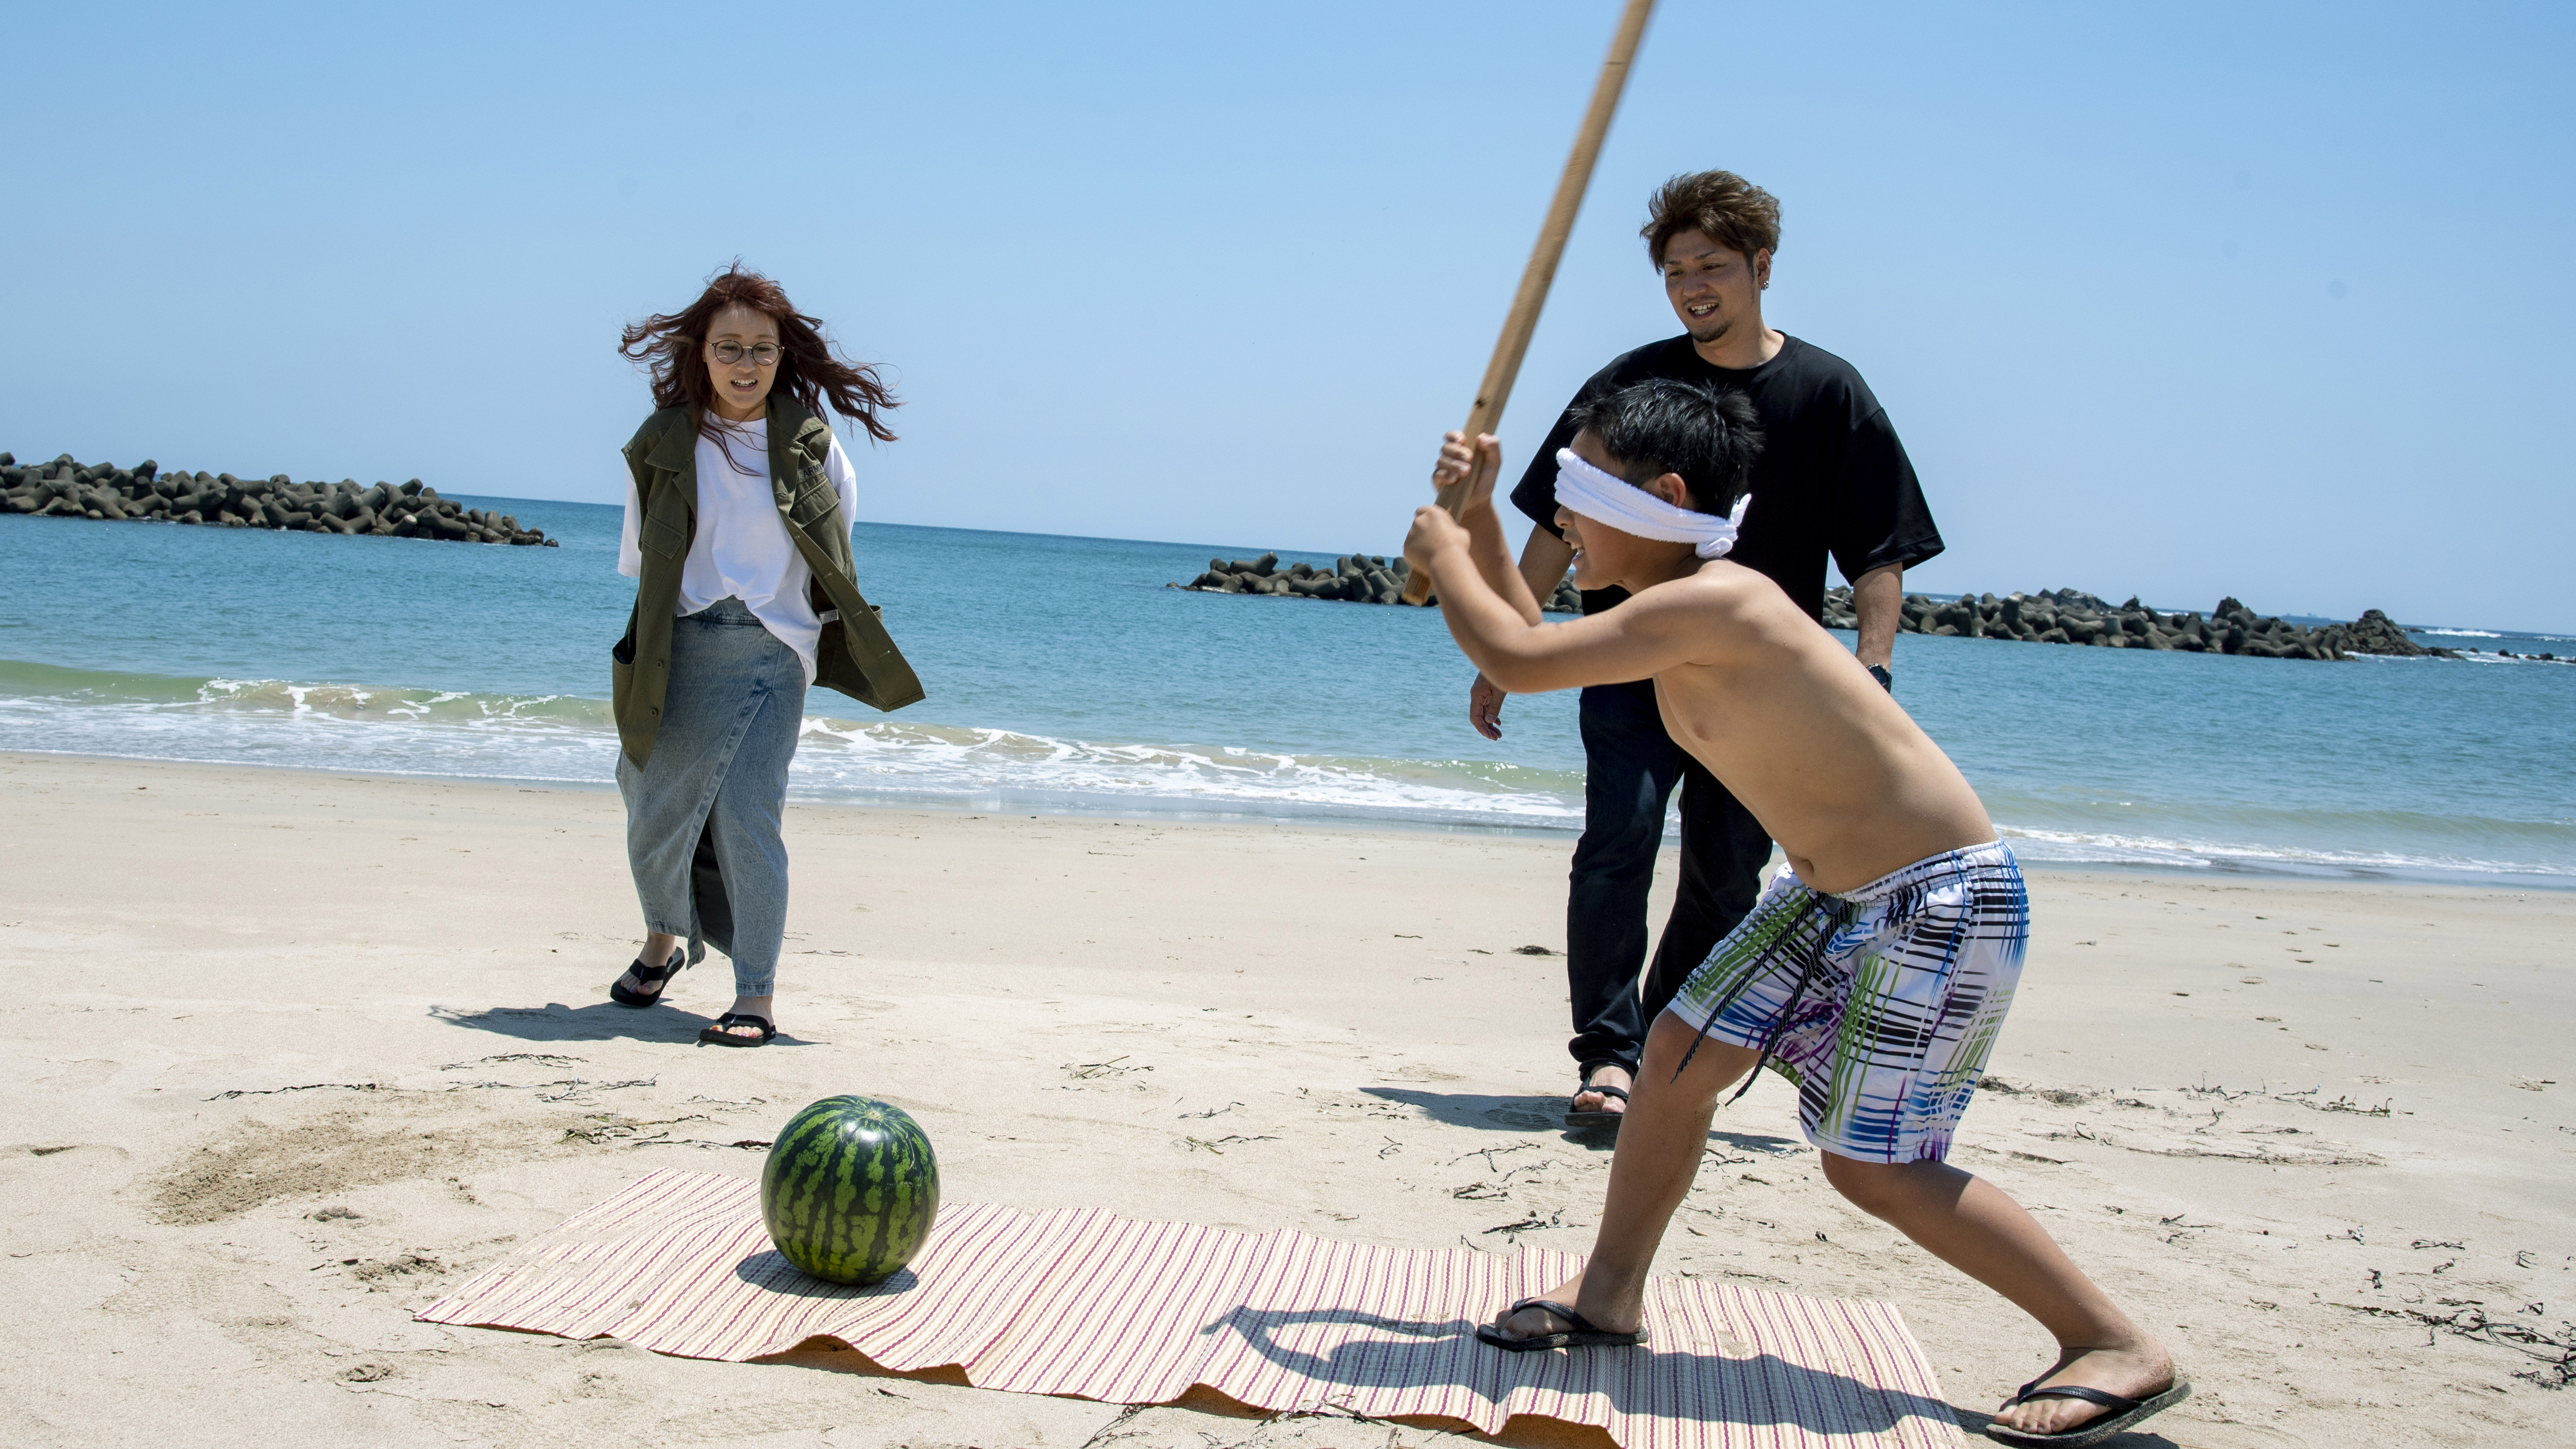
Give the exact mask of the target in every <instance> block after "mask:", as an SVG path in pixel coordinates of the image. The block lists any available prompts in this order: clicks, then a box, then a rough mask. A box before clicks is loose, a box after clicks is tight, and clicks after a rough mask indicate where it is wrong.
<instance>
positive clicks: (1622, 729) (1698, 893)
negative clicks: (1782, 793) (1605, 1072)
mask: <svg viewBox="0 0 2576 1449" xmlns="http://www.w3.org/2000/svg"><path fill="white" fill-rule="evenodd" d="M1582 725H1583V761H1584V782H1583V838H1582V839H1580V840H1578V841H1577V842H1575V846H1574V870H1573V880H1572V883H1571V888H1570V889H1569V891H1568V892H1567V895H1566V902H1565V980H1566V987H1567V989H1568V992H1569V994H1570V995H1571V997H1572V999H1573V1006H1574V1040H1573V1041H1571V1042H1569V1043H1567V1050H1568V1051H1570V1052H1572V1053H1573V1055H1574V1059H1575V1061H1576V1062H1578V1063H1580V1064H1582V1065H1583V1066H1584V1067H1585V1068H1586V1069H1587V1070H1588V1069H1589V1068H1590V1067H1591V1066H1593V1065H1595V1064H1599V1063H1604V1062H1616V1063H1618V1064H1619V1065H1620V1066H1623V1067H1626V1068H1627V1069H1628V1070H1629V1071H1631V1072H1634V1071H1635V1070H1636V1069H1637V1060H1638V1056H1639V1054H1640V1053H1641V1052H1642V1051H1643V1050H1644V1048H1645V1038H1646V1028H1647V1027H1648V1026H1649V1025H1651V1024H1652V1023H1653V1021H1654V1019H1655V1018H1656V1017H1657V1016H1660V1015H1662V1014H1663V1010H1664V1007H1665V1006H1667V1005H1669V1004H1670V1003H1671V1001H1672V999H1673V996H1674V993H1676V992H1678V991H1680V990H1681V988H1682V983H1683V982H1685V981H1687V980H1689V979H1690V974H1691V973H1692V972H1693V971H1695V970H1697V969H1699V965H1700V963H1701V962H1703V961H1705V960H1707V959H1708V953H1709V952H1710V951H1711V950H1713V949H1715V948H1716V946H1717V943H1718V942H1719V941H1720V940H1722V939H1724V937H1725V936H1726V933H1727V932H1729V931H1731V930H1734V929H1735V924H1736V922H1738V921H1741V920H1743V919H1744V916H1745V913H1746V912H1748V911H1750V910H1752V909H1753V901H1754V897H1755V896H1756V895H1757V894H1759V893H1760V891H1761V888H1762V867H1763V865H1764V864H1766V863H1767V862H1768V861H1769V860H1770V859H1771V837H1770V835H1769V833H1768V832H1766V831H1765V830H1764V829H1763V828H1762V825H1761V822H1759V821H1757V820H1755V819H1754V818H1753V815H1752V812H1750V811H1748V810H1746V809H1745V808H1744V807H1743V806H1742V805H1740V804H1738V803H1736V799H1735V796H1734V795H1733V794H1731V793H1729V792H1728V790H1727V788H1726V787H1725V786H1724V785H1721V784H1719V783H1718V782H1717V777H1716V776H1714V775H1712V774H1710V773H1709V772H1708V767H1707V766H1705V765H1703V764H1701V763H1700V762H1699V761H1698V760H1697V759H1694V758H1693V757H1692V756H1691V754H1690V753H1689V752H1688V751H1686V750H1684V749H1683V748H1682V747H1681V746H1679V745H1677V744H1674V743H1673V740H1672V736H1670V735H1668V734H1666V733H1664V721H1663V716H1662V714H1661V713H1660V712H1659V711H1658V710H1657V709H1656V708H1655V686H1654V684H1653V683H1652V681H1640V682H1638V683H1635V684H1596V685H1592V686H1590V687H1588V688H1586V689H1585V690H1584V691H1583V704H1582ZM1676 783H1678V784H1679V785H1680V786H1681V787H1682V851H1681V855H1682V861H1681V880H1680V884H1679V889H1678V891H1677V892H1676V894H1675V896H1674V899H1673V914H1672V917H1671V918H1670V919H1669V920H1667V921H1665V922H1664V936H1663V940H1662V941H1661V942H1659V943H1658V944H1657V945H1656V947H1655V960H1654V967H1653V969H1652V970H1650V971H1647V972H1646V973H1645V974H1646V980H1645V993H1644V995H1643V997H1642V998H1641V997H1640V996H1639V994H1638V989H1637V987H1638V981H1637V977H1638V973H1639V971H1640V969H1641V968H1643V967H1644V966H1645V964H1646V892H1647V891H1648V889H1649V888H1650V887H1652V886H1653V885H1654V880H1655V851H1656V850H1657V848H1658V847H1660V846H1661V845H1662V844H1663V839H1664V804H1665V802H1666V801H1667V800H1669V799H1671V798H1672V793H1673V786H1674V785H1675V784H1676Z"/></svg>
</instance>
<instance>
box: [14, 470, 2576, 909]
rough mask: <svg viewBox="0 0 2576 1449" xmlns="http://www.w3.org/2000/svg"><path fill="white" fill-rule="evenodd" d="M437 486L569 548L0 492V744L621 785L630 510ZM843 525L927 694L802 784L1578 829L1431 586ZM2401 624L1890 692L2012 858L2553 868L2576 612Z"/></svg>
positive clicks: (1551, 709)
mask: <svg viewBox="0 0 2576 1449" xmlns="http://www.w3.org/2000/svg"><path fill="white" fill-rule="evenodd" d="M460 496H461V495H460ZM463 501H465V502H467V503H468V504H469V505H470V506H475V507H485V508H492V509H495V510H501V511H507V512H510V513H513V514H515V515H517V517H518V518H519V520H520V522H521V523H522V525H523V526H530V527H536V528H542V529H543V530H544V531H545V532H546V534H547V536H548V537H550V538H557V539H560V540H561V541H562V546H561V547H560V548H553V549H539V548H508V547H500V546H488V545H465V544H452V543H441V542H430V541H425V540H411V539H378V538H344V537H339V536H336V535H319V534H300V533H269V532H257V531H249V530H236V529H218V528H202V527H196V528H192V527H183V526H176V525H165V524H153V523H120V522H96V521H89V520H77V519H59V518H44V519H38V518H28V517H23V516H19V515H14V514H10V515H0V570H4V571H5V572H0V579H5V581H6V582H5V584H0V743H5V747H6V748H10V749H18V750H34V751H53V752H64V753H73V754H85V755H111V756H123V757H131V758H141V759H166V760H196V761H210V762H229V763H241V764H255V765H272V766H287V767H294V768H303V769H324V770H353V771H366V772H372V773H385V774H399V775H415V776H439V777H471V778H480V779H493V780H518V781H525V782H547V783H558V784H573V785H586V786H604V785H607V784H608V783H609V782H610V781H611V779H612V778H613V777H612V769H613V762H614V758H615V752H616V732H615V727H614V724H613V723H612V721H611V720H610V718H609V713H608V706H607V694H608V649H609V646H610V645H611V644H612V643H613V642H615V640H616V639H617V637H618V636H619V634H620V633H621V632H623V630H624V627H625V619H626V613H627V607H628V603H629V601H630V600H631V598H632V591H633V586H632V584H631V583H630V582H629V581H628V580H626V579H623V578H620V577H618V576H617V573H616V571H615V562H616V546H617V534H618V524H619V512H618V510H617V509H615V508H612V507H606V506H601V505H595V504H579V503H554V502H543V501H528V500H518V499H488V498H471V499H463ZM852 546H853V549H854V551H855V553H856V556H857V558H858V561H859V571H860V586H861V587H862V588H863V589H864V590H865V591H866V592H867V594H868V596H869V598H870V599H871V600H873V601H874V602H876V603H877V604H879V605H881V606H882V607H883V608H884V610H885V621H886V625H887V627H888V628H889V630H891V631H892V633H893V634H894V636H895V639H896V640H897V642H899V643H900V644H901V645H902V646H903V648H904V651H905V653H906V655H907V656H908V657H909V658H910V659H911V660H912V662H913V665H914V667H915V668H916V669H917V670H918V671H919V672H920V675H921V678H922V681H923V684H924V687H925V688H926V689H927V690H928V693H929V697H928V698H927V699H926V700H925V701H923V702H922V703H920V704H917V705H914V706H912V707H910V708H908V709H904V710H901V711H899V712H897V713H894V714H891V715H877V714H874V713H873V712H871V711H869V710H868V709H867V708H866V707H865V706H862V705H860V704H858V703H856V702H855V701H852V700H848V699H845V698H843V697H841V696H839V695H836V694H833V693H830V692H829V691H822V690H818V691H816V692H815V693H814V694H812V695H811V696H810V697H809V699H808V709H809V711H811V712H810V713H809V716H808V718H807V719H806V722H805V737H804V740H803V743H802V746H801V747H800V749H799V752H798V756H797V760H796V766H795V772H794V776H793V783H792V790H793V793H794V795H795V796H796V797H797V798H801V799H812V800H854V801H876V802H885V803H890V804H903V805H928V806H936V807H953V808H960V809H971V810H978V811H996V812H997V811H1004V810H1015V811H1021V812H1024V813H1029V814H1040V813H1047V812H1066V811H1070V812H1098V813H1110V812H1115V813H1118V814H1121V815H1125V816H1129V817H1134V816H1139V815H1178V816H1193V817H1200V818H1238V819H1256V820H1263V819H1268V820H1282V819H1308V820H1349V821H1378V822H1398V823H1405V824H1411V825H1418V826H1424V827H1432V828H1449V829H1495V830H1514V831H1546V832H1561V833H1564V834H1565V835H1566V836H1567V838H1568V839H1569V841H1570V839H1571V835H1572V832H1574V831H1575V830H1577V829H1579V828H1580V825H1581V822H1582V808H1583V801H1582V786H1583V777H1582V746H1581V742H1580V740H1579V738H1578V736H1577V733H1576V728H1575V707H1574V706H1575V701H1574V697H1573V696H1572V695H1571V694H1564V695H1544V696H1531V697H1516V698H1514V699H1513V700H1511V701H1510V703H1509V704H1508V706H1507V708H1506V711H1505V716H1504V737H1503V739H1502V740H1501V741H1499V742H1488V741H1486V740H1484V739H1482V738H1480V737H1479V736H1478V735H1477V734H1476V733H1475V732H1474V731H1473V730H1472V729H1471V728H1469V726H1468V724H1467V720H1466V693H1467V685H1468V682H1469V681H1470V679H1472V678H1473V675H1474V671H1473V670H1472V669H1470V668H1469V667H1468V665H1467V664H1466V662H1465V660H1464V659H1463V658H1461V657H1460V656H1459V654H1458V652H1457V650H1456V648H1455V647H1454V646H1453V645H1452V644H1451V643H1450V641H1449V637H1448V633H1447V631H1446V629H1445V628H1444V627H1443V626H1442V624H1441V622H1440V619H1439V617H1438V615H1437V613H1436V612H1434V611H1431V610H1416V609H1395V608H1378V607H1369V606H1365V605H1357V604H1341V603H1326V602H1318V601H1311V600H1303V599H1284V598H1266V597H1244V596H1228V595H1213V594H1199V593H1192V592H1188V591H1185V590H1180V589H1170V588H1166V587H1164V585H1165V584H1167V583H1170V582H1174V581H1187V580H1188V579H1190V578H1193V577H1195V576H1196V575H1197V574H1198V573H1199V572H1200V571H1201V570H1203V569H1205V568H1206V567H1207V565H1208V561H1209V559H1210V558H1211V557H1212V556H1219V555H1222V556H1224V557H1229V558H1238V557H1251V556H1253V555H1255V554H1258V553H1260V552H1262V551H1263V550H1261V549H1258V548H1252V547H1247V546H1233V547H1217V546H1209V545H1192V544H1173V543H1145V542H1131V541H1124V540H1116V539H1096V538H1060V537H1052V536H1043V535H1033V534H1008V533H988V532H975V531H968V530H957V529H938V528H910V527H898V526H893V525H885V524H870V523H862V524H860V525H858V526H857V529H856V531H855V534H854V538H853V545H852ZM1281 558H1282V562H1283V563H1288V562H1294V561H1296V560H1298V559H1305V560H1306V561H1308V562H1313V563H1320V564H1327V565H1328V564H1329V563H1330V556H1329V555H1314V554H1292V553H1282V555H1281ZM1997 582H1998V583H2001V582H2004V581H1997ZM2247 588H2248V591H2249V592H2250V593H2252V594H2256V595H2259V593H2260V589H2259V582H2258V581H2248V585H2247ZM2000 591H2001V590H2000V589H1999V590H1998V592H2000ZM2151 602H2153V601H2151ZM2211 602H2213V601H2209V600H2197V601H2189V602H2181V601H2172V602H2168V603H2165V604H2161V605H2160V607H2169V608H2199V609H2202V610H2206V609H2207V608H2208V607H2209V606H2210V604H2211ZM2256 602H2257V603H2258V605H2259V598H2258V599H2257V600H2256ZM2415 637H2416V638H2417V639H2418V640H2419V642H2423V643H2428V644H2444V645H2449V646H2452V647H2456V648H2471V647H2474V648H2477V649H2480V650H2482V651H2484V652H2482V653H2480V654H2478V655H2475V656H2472V657H2470V658H2468V659H2464V660H2462V661H2459V662H2452V661H2436V660H2370V659H2359V660H2351V661H2347V662H2344V663H2340V664H2319V663H2309V662H2300V661H2287V660H2268V659H2251V658H2234V657H2227V656H2219V655H2195V654H2180V653H2151V652H2145V651H2130V650H2109V649H2079V648H2059V647H2049V646H2043V645H2032V644H2019V643H2013V642H2009V641H2001V640H1987V639H1947V638H1934V637H1920V636H1912V635H1908V636H1904V637H1902V638H1900V639H1899V640H1898V642H1897V657H1896V676H1897V697H1898V699H1899V700H1900V702H1902V703H1903V704H1904V705H1905V706H1906V708H1907V709H1909V710H1910V711H1912V712H1913V714H1914V716H1915V718H1916V719H1917V720H1919V721H1920V722H1921V723H1922V724H1923V726H1924V728H1925V729H1926V730H1927V731H1929V732H1930V734H1931V735H1932V737H1933V738H1934V739H1935V740H1937V741H1939V742H1940V744H1941V746H1942V747H1943V748H1944V749H1946V750H1948V751H1949V752H1950V754H1951V756H1952V758H1954V759H1956V760H1957V761H1958V762H1959V764H1960V766H1961V768H1962V769H1964V770H1965V771H1966V772H1967V775H1968V778H1969V779H1970V780H1971V781H1972V782H1973V783H1974V784H1975V785H1976V787H1977V789H1978V791H1979V793H1980V794H1981V795H1982V796H1983V797H1984V799H1985V801H1986V805H1987V808H1988V810H1989V811H1990V812H1991V813H1992V814H1993V816H1994V818H1995V820H1996V822H1997V823H1998V825H1999V826H2000V827H2001V828H2002V830H2003V831H2004V834H2005V836H2006V838H2007V839H2009V840H2011V841H2012V842H2013V844H2014V847H2015V849H2016V850H2017V851H2019V852H2020V853H2021V855H2022V856H2023V857H2024V858H2025V859H2027V860H2031V861H2034V862H2056V863H2080V864H2088V865H2098V866H2108V867H2143V868H2159V869H2179V870H2188V871H2196V872H2249V873H2267V874H2296V875H2311V876H2333V877H2344V878H2370V877H2386V878H2405V879H2419V880H2440V881H2457V882H2464V883H2481V884H2509V885H2516V886H2538V887H2548V888H2576V776H2571V772H2570V770H2569V762H2570V761H2571V760H2576V666H2569V665H2564V664H2555V663H2543V662H2540V661H2537V660H2521V659H2509V658H2505V657H2503V656H2501V655H2499V654H2497V653H2496V652H2495V651H2497V650H2498V649H2509V650H2511V651H2512V652H2513V653H2514V654H2516V655H2527V654H2536V653H2542V652H2549V653H2555V654H2557V655H2559V656H2560V657H2561V658H2565V657H2567V656H2568V655H2570V654H2576V638H2569V637H2565V636H2550V635H2539V634H2518V633H2513V632H2510V631H2503V630H2495V631H2486V630H2468V629H2459V630H2441V631H2433V630H2425V631H2417V632H2416V633H2415Z"/></svg>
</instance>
